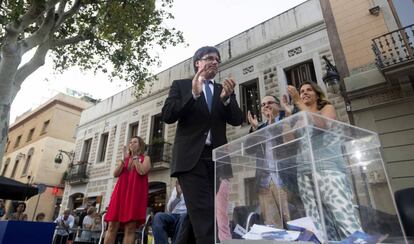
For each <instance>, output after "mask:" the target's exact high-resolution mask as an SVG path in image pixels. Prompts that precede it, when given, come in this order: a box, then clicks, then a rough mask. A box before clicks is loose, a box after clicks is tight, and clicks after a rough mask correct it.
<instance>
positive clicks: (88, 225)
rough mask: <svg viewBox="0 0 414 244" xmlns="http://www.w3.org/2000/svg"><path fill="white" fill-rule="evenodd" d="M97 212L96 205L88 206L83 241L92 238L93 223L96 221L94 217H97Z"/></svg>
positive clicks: (84, 221) (83, 227) (83, 226)
mask: <svg viewBox="0 0 414 244" xmlns="http://www.w3.org/2000/svg"><path fill="white" fill-rule="evenodd" d="M95 213H96V209H95V207H89V208H88V212H87V215H86V216H85V218H84V219H83V224H82V234H81V237H80V239H81V241H90V240H91V238H92V232H91V229H92V225H93V222H94V217H95Z"/></svg>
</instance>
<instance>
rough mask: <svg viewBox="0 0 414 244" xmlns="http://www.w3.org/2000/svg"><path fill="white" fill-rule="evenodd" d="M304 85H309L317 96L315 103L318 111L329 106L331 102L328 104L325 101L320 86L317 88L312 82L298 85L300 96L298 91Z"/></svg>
mask: <svg viewBox="0 0 414 244" xmlns="http://www.w3.org/2000/svg"><path fill="white" fill-rule="evenodd" d="M304 85H310V86H311V87H312V89H313V91H314V92H315V93H316V95H317V96H318V100H317V101H316V104H317V108H318V110H321V109H322V108H323V107H325V106H326V105H328V104H331V102H329V101H328V100H327V99H326V96H325V93H323V91H322V88H321V87H320V86H318V84H316V83H315V82H313V81H304V82H302V84H300V86H299V94H300V89H301V88H302V86H304Z"/></svg>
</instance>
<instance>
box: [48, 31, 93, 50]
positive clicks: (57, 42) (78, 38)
mask: <svg viewBox="0 0 414 244" xmlns="http://www.w3.org/2000/svg"><path fill="white" fill-rule="evenodd" d="M89 39H92V37H91V36H87V35H85V34H78V35H76V36H73V37H69V38H66V39H59V40H55V41H53V43H52V45H51V47H52V48H53V47H61V46H66V45H70V44H75V43H78V42H82V41H86V40H89Z"/></svg>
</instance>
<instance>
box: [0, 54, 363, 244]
mask: <svg viewBox="0 0 414 244" xmlns="http://www.w3.org/2000/svg"><path fill="white" fill-rule="evenodd" d="M220 62H221V57H220V53H219V51H218V50H217V49H216V48H214V47H210V46H207V47H202V48H200V49H198V50H197V51H196V52H195V54H194V57H193V66H194V70H195V75H194V77H193V78H192V79H182V80H175V81H173V82H172V85H171V88H170V91H169V94H168V97H167V98H166V100H165V103H164V106H163V108H162V119H163V121H164V122H165V123H167V124H172V123H176V122H177V129H176V134H175V141H174V147H173V155H172V162H171V177H175V178H176V179H177V181H176V185H175V187H174V189H173V190H172V192H171V197H170V199H169V201H168V204H167V208H166V211H165V212H159V213H156V214H155V216H154V217H153V221H152V234H153V237H154V240H155V244H164V243H170V242H171V243H172V244H187V243H197V244H211V243H215V236H217V237H218V240H220V241H223V240H228V239H231V238H232V234H231V232H232V230H230V224H229V219H228V216H227V209H228V203H229V194H230V190H231V187H230V183H229V179H230V178H232V177H233V172H232V168H231V165H230V164H222V163H219V162H213V160H212V150H213V149H214V148H216V147H219V146H221V145H224V144H226V143H227V138H226V124H230V125H233V126H239V125H241V124H242V123H243V121H244V117H245V115H244V114H243V112H242V110H241V109H240V107H239V105H238V103H237V100H236V97H235V94H234V89H235V85H236V82H235V81H234V80H233V78H231V77H228V78H225V79H224V81H222V82H218V80H216V79H215V76H216V74H217V73H218V70H219V64H220ZM298 89H299V90H298ZM298 89H297V88H296V87H293V86H288V93H289V94H288V95H289V96H290V100H291V103H293V105H294V106H293V109H292V104H290V102H289V101H288V99H287V96H283V100H282V102H281V101H280V100H279V99H278V98H277V97H275V96H271V95H267V96H264V97H263V99H262V101H261V104H260V105H261V112H262V121H261V122H260V121H259V119H258V116H257V115H254V114H252V113H251V112H250V111H249V112H248V114H247V120H248V122H249V124H250V125H251V129H250V133H252V132H254V131H257V130H261V129H263V128H265V127H266V126H269V125H271V124H273V123H277V122H278V121H281V120H283V119H284V118H285V117H289V116H291V115H292V114H294V113H296V112H298V111H308V112H312V113H317V114H320V115H322V116H325V117H327V118H331V119H336V111H335V108H334V106H333V105H332V104H330V103H329V102H328V101H327V100H326V98H325V95H324V94H323V92H322V90H321V89H320V87H319V86H318V85H317V84H315V83H313V82H304V83H302V84H301V85H300V87H299V88H298ZM280 133H282V131H280ZM289 136H291V137H292V136H294V135H289V134H288V135H286V136H285V137H283V138H282V137H281V138H280V139H279V140H282V142H283V140H289V139H291V138H289ZM271 143H281V142H280V141H275V142H270V144H269V142H268V144H266V145H264V146H263V147H262V150H256V151H255V152H253V153H255V154H256V155H258V156H257V158H259V159H258V161H257V162H256V164H257V165H256V166H257V170H256V174H255V179H256V183H255V185H256V187H257V192H258V200H259V207H260V213H261V218H262V220H263V222H264V224H267V225H273V226H275V227H277V228H286V222H287V221H289V220H291V219H292V216H291V215H290V210H289V204H288V201H289V202H291V201H293V202H295V203H298V205H299V204H301V205H302V206H303V209H304V212H305V214H306V216H309V217H311V218H313V220H314V223H315V225H316V226H317V228H319V229H320V228H321V227H320V221H321V219H320V217H319V212H318V209H317V206H316V202H315V196H314V195H312V194H313V187H314V186H313V185H312V181H311V179H310V178H311V177H312V175H311V172H310V170H309V169H308V168H306V167H298V168H297V169H296V171H295V174H291V175H290V176H289V177H288V178H286V177H283V176H281V175H279V174H278V173H277V170H263V169H272V167H275V165H274V164H272V165H271V162H274V160H275V159H274V158H273V156H274V155H272V153H269V151H271V150H269V149H268V148H270V147H273V146H274V145H272V144H271ZM144 152H145V143H144V140H143V139H142V138H141V137H138V136H135V137H132V138H131V140H130V141H129V146H128V150H125V152H124V157H123V159H122V160H119V161H118V162H117V165H116V167H115V170H114V174H113V176H114V177H117V178H118V180H117V183H116V185H115V188H114V190H113V193H112V196H111V199H110V203H109V206H108V208H107V212H106V215H105V217H104V221H105V222H106V223H108V225H107V230H106V233H105V236H104V243H105V244H112V243H115V241H116V240H117V233H118V232H119V231H122V232H123V233H124V234H123V242H122V243H125V244H132V243H135V240H136V230H137V228H139V227H140V226H142V225H143V224H145V223H146V221H147V208H148V173H149V171H150V168H151V159H150V157H149V156H147V155H145V153H144ZM327 153H333V154H334V153H337V152H335V150H334V151H332V152H327ZM297 160H304V159H299V158H297ZM342 163H343V162H340V161H335V162H327V164H328V165H329V167H328V168H327V169H326V171H325V172H323V173H321V174H319V175H317V176H316V177H318V179H320V180H322V181H323V182H327V183H326V184H325V185H323V186H321V187H322V188H321V194H322V198H323V201H324V205H325V206H326V209H325V210H324V211H326V212H327V214H325V216H330V217H331V218H330V219H329V220H328V223H329V224H328V225H330V226H331V227H332V228H333V230H334V231H332V232H330V233H332V238H333V239H334V240H340V239H341V238H344V237H346V236H347V235H350V234H351V233H353V232H354V231H357V230H361V226H360V223H359V219H358V217H357V215H356V214H355V213H354V211H353V209H352V207H351V208H350V207H349V204H351V203H352V192H351V188H350V183H349V182H348V181H347V178H346V176H345V173H344V171H343V168H341V167H342ZM215 168H217V169H218V170H217V173H215ZM215 182H217V184H215ZM333 183H335V184H333ZM338 184H339V185H338ZM333 186H337V187H333ZM334 188H335V189H334ZM292 189H293V190H292ZM332 192H336V193H338V194H335V195H336V196H338V197H341V198H340V199H334V198H332V197H330V196H329V195H332V194H330V193H332ZM184 196H185V200H184ZM215 199H216V202H215V201H214V200H215ZM288 199H289V200H288ZM337 202H342V203H343V204H342V205H340V206H338V204H337ZM25 207H26V205H25V204H24V203H21V204H20V203H19V204H18V205H17V206H16V211H15V212H14V213H13V214H10V215H9V216H7V219H14V220H27V215H26V214H24V210H25ZM338 211H341V214H345V215H346V216H347V218H342V220H341V218H339V217H336V216H335V214H337V213H338ZM0 215H6V213H5V210H4V205H3V203H2V202H0ZM84 215H85V216H82V219H81V220H79V219H78V220H77V218H78V217H77V216H76V215H73V214H71V212H70V211H69V210H65V211H64V212H63V214H62V215H61V216H59V217H58V218H57V219H56V220H55V221H54V222H55V223H56V224H57V226H58V228H57V231H56V234H55V239H54V243H66V242H67V241H72V240H73V239H74V235H75V232H74V231H72V230H73V229H74V227H75V226H76V225H78V226H79V227H80V228H81V229H82V231H81V232H80V233H76V236H78V237H79V238H80V240H84V241H96V240H98V239H99V238H100V233H101V226H102V223H101V219H102V216H101V215H100V214H97V213H96V209H95V208H94V207H93V206H91V207H89V208H87V209H86V212H85V214H84ZM215 215H216V217H217V218H216V222H215V218H214V216H215ZM44 217H45V216H44V214H43V216H39V215H38V216H37V217H36V220H39V221H41V219H44ZM215 226H217V233H215V231H214V230H215Z"/></svg>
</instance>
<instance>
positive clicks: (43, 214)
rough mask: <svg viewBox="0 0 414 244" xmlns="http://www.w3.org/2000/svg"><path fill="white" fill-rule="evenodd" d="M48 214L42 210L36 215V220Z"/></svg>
mask: <svg viewBox="0 0 414 244" xmlns="http://www.w3.org/2000/svg"><path fill="white" fill-rule="evenodd" d="M45 217H46V214H45V213H43V212H40V213H38V214H37V215H36V221H39V219H40V218H45Z"/></svg>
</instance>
